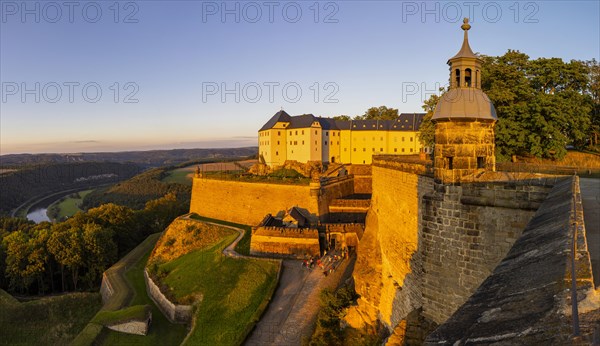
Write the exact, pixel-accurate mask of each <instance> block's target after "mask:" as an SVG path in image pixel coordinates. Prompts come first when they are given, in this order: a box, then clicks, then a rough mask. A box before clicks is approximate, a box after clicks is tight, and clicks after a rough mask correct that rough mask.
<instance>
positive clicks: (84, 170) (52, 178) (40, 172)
mask: <svg viewBox="0 0 600 346" xmlns="http://www.w3.org/2000/svg"><path fill="white" fill-rule="evenodd" d="M140 170H141V169H140V167H139V166H138V165H136V164H132V163H116V162H101V163H99V162H81V163H59V164H41V165H34V166H24V167H20V168H15V169H14V170H9V171H4V172H3V173H2V174H0V191H2V193H0V215H1V214H4V215H8V214H9V213H10V212H11V210H13V209H15V208H17V207H18V206H20V205H21V204H22V203H25V202H26V201H28V200H29V199H32V198H35V197H39V198H42V197H44V196H46V195H49V194H52V193H55V192H59V191H65V190H70V189H76V188H81V189H84V188H87V187H93V186H98V185H102V184H107V183H114V182H118V181H121V180H124V179H128V178H131V177H132V176H134V175H135V174H137V173H139V172H140Z"/></svg>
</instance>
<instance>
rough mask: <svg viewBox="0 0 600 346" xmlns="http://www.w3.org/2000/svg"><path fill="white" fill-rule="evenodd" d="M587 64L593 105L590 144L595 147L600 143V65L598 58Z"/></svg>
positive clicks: (589, 91) (589, 92)
mask: <svg viewBox="0 0 600 346" xmlns="http://www.w3.org/2000/svg"><path fill="white" fill-rule="evenodd" d="M586 65H587V68H588V76H589V90H588V94H589V95H590V97H591V98H592V105H593V109H592V116H591V119H590V122H591V124H590V145H591V146H593V147H595V146H597V145H598V144H599V143H600V65H599V64H598V61H596V59H592V60H590V61H587V62H586ZM598 149H599V148H596V150H598Z"/></svg>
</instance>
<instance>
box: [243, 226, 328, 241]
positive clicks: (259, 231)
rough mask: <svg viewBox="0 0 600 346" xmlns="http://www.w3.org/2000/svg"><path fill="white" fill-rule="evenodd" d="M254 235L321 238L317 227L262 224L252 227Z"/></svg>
mask: <svg viewBox="0 0 600 346" xmlns="http://www.w3.org/2000/svg"><path fill="white" fill-rule="evenodd" d="M252 235H253V236H254V235H261V236H269V237H279V238H317V239H318V238H319V230H317V229H315V228H291V227H274V226H261V227H252Z"/></svg>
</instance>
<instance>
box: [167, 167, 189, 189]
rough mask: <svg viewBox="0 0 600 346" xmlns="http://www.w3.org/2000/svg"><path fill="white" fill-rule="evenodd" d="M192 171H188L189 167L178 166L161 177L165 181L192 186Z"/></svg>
mask: <svg viewBox="0 0 600 346" xmlns="http://www.w3.org/2000/svg"><path fill="white" fill-rule="evenodd" d="M193 174H194V173H193V172H190V171H189V169H185V168H179V169H174V170H172V171H169V172H168V173H167V176H166V177H164V178H163V179H162V181H163V182H165V183H179V184H183V185H187V186H192V177H191V175H193Z"/></svg>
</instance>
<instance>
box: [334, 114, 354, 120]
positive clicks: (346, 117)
mask: <svg viewBox="0 0 600 346" xmlns="http://www.w3.org/2000/svg"><path fill="white" fill-rule="evenodd" d="M333 119H334V120H344V121H350V120H352V118H350V116H349V115H336V116H334V117H333Z"/></svg>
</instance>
